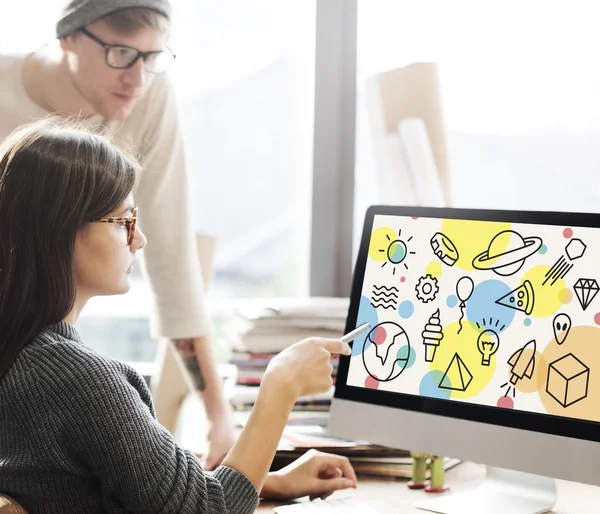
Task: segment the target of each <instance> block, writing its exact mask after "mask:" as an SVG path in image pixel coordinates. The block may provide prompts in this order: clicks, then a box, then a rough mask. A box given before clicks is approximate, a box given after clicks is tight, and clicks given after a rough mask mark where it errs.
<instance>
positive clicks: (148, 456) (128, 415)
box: [0, 322, 258, 514]
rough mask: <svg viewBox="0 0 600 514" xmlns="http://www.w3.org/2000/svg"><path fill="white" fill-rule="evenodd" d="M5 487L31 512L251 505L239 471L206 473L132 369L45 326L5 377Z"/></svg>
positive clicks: (208, 509) (0, 420)
mask: <svg viewBox="0 0 600 514" xmlns="http://www.w3.org/2000/svg"><path fill="white" fill-rule="evenodd" d="M0 491H1V492H4V493H6V494H8V495H9V496H12V497H14V498H15V499H16V500H17V501H19V502H20V503H21V504H22V505H23V506H24V507H25V508H26V509H27V510H28V511H29V512H30V514H35V513H37V512H40V513H60V514H68V513H77V514H94V513H97V512H107V513H122V512H136V513H143V514H153V513H167V512H173V513H206V514H213V513H214V514H216V513H234V514H245V513H250V512H254V511H255V510H256V506H257V504H258V495H257V492H256V490H255V489H254V487H253V486H252V484H251V483H250V482H249V481H248V479H247V478H246V477H245V476H244V475H242V474H241V473H239V472H237V471H235V470H233V469H231V468H228V467H225V466H221V467H219V468H218V469H217V470H216V472H215V473H214V474H213V475H212V476H209V475H207V474H206V473H205V472H204V471H203V470H202V467H201V465H200V461H199V460H198V458H197V457H196V456H195V455H194V454H193V453H191V452H189V451H187V450H184V449H183V448H181V447H179V446H178V445H177V444H176V443H175V442H174V441H173V438H172V437H171V435H170V434H169V432H168V431H167V430H165V429H164V428H163V427H162V426H161V425H160V424H159V423H158V422H157V420H156V416H155V413H154V407H153V405H152V399H151V396H150V392H149V390H148V388H147V386H146V384H145V382H144V380H143V379H142V377H140V376H139V375H138V374H137V373H136V372H135V370H133V369H132V368H131V367H130V366H127V365H126V364H124V363H122V362H120V361H116V360H113V359H109V358H107V357H104V356H102V355H100V354H98V353H96V352H95V351H93V350H92V349H90V348H87V347H86V346H84V344H83V343H82V341H81V338H80V336H79V334H78V332H77V330H76V329H75V328H74V327H72V326H71V325H69V324H67V323H63V322H61V323H57V324H55V325H52V326H50V327H48V328H47V329H45V330H44V331H43V332H42V333H41V334H39V336H38V337H36V338H35V339H34V340H33V341H32V342H31V343H30V344H29V345H28V346H26V347H25V348H24V349H23V350H22V351H21V353H20V354H19V356H18V358H17V359H16V361H15V362H14V364H13V365H12V367H11V368H10V369H9V371H8V373H7V375H6V376H5V378H4V379H3V380H2V381H1V382H0Z"/></svg>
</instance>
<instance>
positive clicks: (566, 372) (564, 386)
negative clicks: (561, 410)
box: [546, 353, 590, 408]
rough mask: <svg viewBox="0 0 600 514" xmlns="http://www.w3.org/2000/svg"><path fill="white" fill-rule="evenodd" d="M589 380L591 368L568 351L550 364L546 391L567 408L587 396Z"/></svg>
mask: <svg viewBox="0 0 600 514" xmlns="http://www.w3.org/2000/svg"><path fill="white" fill-rule="evenodd" d="M589 382H590V368H588V367H587V366H586V365H585V364H584V363H583V362H581V361H580V360H579V359H578V358H577V357H575V355H573V354H572V353H568V354H567V355H565V356H564V357H561V358H560V359H557V360H555V361H554V362H551V363H550V365H549V366H548V380H547V382H546V392H547V393H548V394H549V395H550V396H552V398H554V399H555V400H556V401H557V402H558V403H560V404H561V405H562V406H563V407H565V408H566V407H568V406H569V405H573V404H574V403H576V402H578V401H579V400H583V399H584V398H586V397H587V394H588V385H589Z"/></svg>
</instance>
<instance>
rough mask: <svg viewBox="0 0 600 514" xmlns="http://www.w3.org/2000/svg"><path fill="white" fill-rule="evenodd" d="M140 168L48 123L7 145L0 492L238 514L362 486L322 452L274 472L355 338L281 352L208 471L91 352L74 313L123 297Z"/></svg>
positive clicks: (128, 373) (132, 375)
mask: <svg viewBox="0 0 600 514" xmlns="http://www.w3.org/2000/svg"><path fill="white" fill-rule="evenodd" d="M138 168H139V165H138V164H137V162H136V161H135V160H134V159H132V158H130V157H128V156H126V155H125V154H123V153H122V152H121V151H119V150H118V149H117V148H116V147H115V146H113V145H112V144H111V143H110V142H109V141H108V140H107V139H106V138H104V137H103V136H100V135H95V134H91V133H89V132H85V131H83V130H80V129H78V128H77V127H76V126H73V125H65V124H64V123H60V122H58V121H56V120H53V119H47V120H43V121H40V122H37V123H35V124H32V125H29V126H26V127H23V128H21V129H18V130H17V131H15V132H14V133H13V134H11V136H9V137H8V138H7V139H6V140H5V141H4V142H3V143H2V144H1V145H0V492H2V493H4V494H7V495H9V496H11V497H13V498H14V499H16V500H17V501H18V502H20V503H21V504H22V505H23V506H24V507H25V508H26V509H27V510H28V511H29V512H30V513H35V512H44V513H61V514H65V513H71V512H73V513H83V512H85V513H89V514H92V513H96V512H114V513H116V512H139V513H144V514H151V513H159V512H160V513H163V512H164V513H166V512H189V513H192V512H201V513H236V514H244V513H250V512H253V511H254V510H255V508H256V505H257V502H258V496H259V493H260V494H261V495H262V496H263V497H277V498H292V497H298V496H304V495H310V496H311V498H316V497H326V496H328V495H329V494H331V493H332V492H333V491H334V490H336V489H342V488H345V487H352V486H355V485H356V476H355V474H354V471H353V470H352V467H351V466H350V464H349V462H348V460H347V459H345V458H342V457H338V456H334V455H327V454H322V453H318V452H310V453H309V454H307V455H306V456H305V457H303V458H301V459H299V460H298V461H296V462H295V463H294V464H292V465H290V466H288V467H287V468H284V469H283V470H281V471H279V472H277V473H268V470H269V466H270V464H271V461H272V459H273V455H274V453H275V450H276V448H277V444H278V441H279V438H280V436H281V433H282V430H283V427H284V426H285V423H286V421H287V418H288V415H289V412H290V410H291V408H292V406H293V405H294V403H295V401H296V399H297V398H298V397H299V396H301V395H306V394H314V393H316V392H320V391H325V390H327V389H328V388H329V387H330V385H331V371H332V367H331V363H330V357H331V354H332V353H345V354H349V353H350V348H349V346H348V345H347V344H346V343H342V342H341V341H339V340H331V339H317V338H312V339H306V340H304V341H300V342H299V343H296V344H295V345H293V346H291V347H290V348H288V349H287V350H285V351H284V352H282V353H280V354H279V355H278V356H277V357H276V358H274V359H273V360H272V362H271V363H270V365H269V367H268V369H267V371H266V372H265V374H264V377H263V381H262V385H261V387H260V392H259V395H258V399H257V402H256V406H255V408H254V410H253V412H252V415H251V416H250V420H249V421H248V424H247V425H246V427H245V429H244V431H243V432H242V433H241V435H240V437H239V438H238V441H237V443H236V444H235V446H234V447H233V448H232V450H231V451H230V452H229V454H228V455H227V457H226V458H225V460H224V461H223V465H222V466H220V467H219V468H218V469H217V470H216V471H215V472H214V474H207V473H205V472H204V470H203V469H202V467H201V464H200V460H199V459H198V458H197V457H196V456H195V455H194V454H193V453H192V452H190V451H187V450H185V449H183V448H181V447H180V446H178V445H177V444H176V443H175V442H174V440H173V438H172V436H171V434H170V433H169V432H168V431H167V430H165V429H164V428H163V427H162V426H161V425H160V424H159V423H158V422H157V420H156V416H155V412H154V408H153V405H152V399H151V396H150V393H149V391H148V388H147V386H146V384H145V382H144V380H143V379H142V378H141V377H140V376H139V375H138V374H137V373H136V372H135V371H134V370H133V369H132V368H131V367H130V366H128V365H126V364H125V363H123V362H120V361H117V360H114V359H110V358H108V357H105V356H103V355H100V354H98V353H97V352H95V351H93V350H92V349H90V348H88V347H86V346H85V345H84V343H83V341H82V340H81V338H80V336H79V334H78V333H77V330H76V329H75V327H74V324H75V322H76V320H77V317H78V316H79V313H80V312H81V310H82V309H83V307H84V306H85V304H86V302H87V301H88V300H89V299H90V298H92V297H93V296H98V295H112V294H123V293H125V292H127V291H128V290H129V287H130V279H129V275H130V273H131V271H132V268H133V263H134V258H135V254H136V252H137V251H138V250H140V249H141V248H143V247H144V245H145V243H146V238H145V237H144V235H143V233H142V232H141V231H140V230H139V228H138V227H137V226H136V214H137V212H136V207H135V203H134V200H133V190H134V186H135V182H136V175H137V172H138ZM160 215H161V213H160V212H156V213H152V216H160Z"/></svg>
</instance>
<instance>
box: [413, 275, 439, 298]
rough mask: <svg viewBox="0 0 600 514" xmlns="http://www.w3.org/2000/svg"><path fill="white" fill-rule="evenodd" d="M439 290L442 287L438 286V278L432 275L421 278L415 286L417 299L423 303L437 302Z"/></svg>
mask: <svg viewBox="0 0 600 514" xmlns="http://www.w3.org/2000/svg"><path fill="white" fill-rule="evenodd" d="M439 290H440V286H438V281H437V278H435V277H433V276H431V275H425V276H424V277H421V278H420V279H419V281H418V282H417V285H416V286H415V291H416V293H417V298H418V299H419V300H421V301H422V302H423V303H427V302H431V301H433V300H435V297H436V296H437V294H438V291H439Z"/></svg>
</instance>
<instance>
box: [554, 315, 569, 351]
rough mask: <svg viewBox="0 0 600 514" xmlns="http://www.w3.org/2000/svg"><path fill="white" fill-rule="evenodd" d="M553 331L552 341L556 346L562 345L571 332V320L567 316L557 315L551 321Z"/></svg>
mask: <svg viewBox="0 0 600 514" xmlns="http://www.w3.org/2000/svg"><path fill="white" fill-rule="evenodd" d="M552 328H553V329H554V340H555V341H556V342H557V343H558V344H563V343H564V342H565V340H566V339H567V336H568V335H569V330H571V318H570V317H569V316H568V315H567V314H557V315H556V316H554V321H552Z"/></svg>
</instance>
